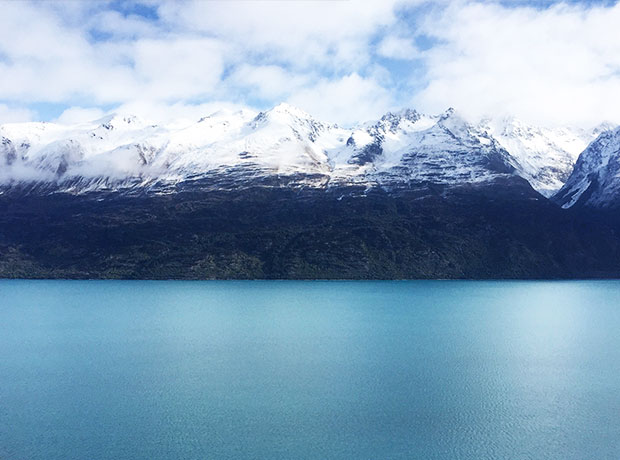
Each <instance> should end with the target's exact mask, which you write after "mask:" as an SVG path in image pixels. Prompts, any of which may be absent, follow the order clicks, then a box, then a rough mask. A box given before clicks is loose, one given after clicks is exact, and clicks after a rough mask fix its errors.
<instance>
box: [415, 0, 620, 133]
mask: <svg viewBox="0 0 620 460" xmlns="http://www.w3.org/2000/svg"><path fill="white" fill-rule="evenodd" d="M618 24H620V4H619V5H616V6H615V7H613V8H602V7H590V8H586V7H583V6H568V5H564V4H560V5H556V6H553V7H550V8H547V9H543V10H538V9H534V8H529V7H516V8H507V7H502V6H500V5H499V4H495V3H478V2H477V3H472V2H459V3H455V4H453V5H451V6H450V7H449V8H447V9H446V10H445V11H442V12H441V13H440V15H439V16H435V17H431V18H429V19H428V20H427V22H426V23H425V25H424V28H423V32H425V33H426V34H428V35H431V36H433V37H435V38H436V39H439V40H440V43H439V44H438V45H436V46H435V47H433V48H431V49H430V50H428V51H427V52H426V54H425V59H426V64H427V66H428V80H429V84H428V86H427V87H426V88H425V89H424V90H423V91H422V92H421V93H420V94H418V95H417V96H415V98H414V101H415V104H416V105H418V106H420V107H422V108H423V109H425V110H431V111H438V110H442V109H443V108H445V107H447V106H456V107H458V108H459V109H460V110H461V111H462V112H464V113H465V114H468V115H469V116H472V117H478V116H483V115H486V114H491V115H493V114H495V115H497V114H502V113H504V114H514V115H516V116H517V117H521V118H525V119H528V120H530V121H533V122H538V123H546V124H582V125H587V124H594V123H598V122H600V121H602V120H605V119H610V120H614V121H616V122H620V35H618Z"/></svg>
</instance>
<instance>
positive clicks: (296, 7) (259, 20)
mask: <svg viewBox="0 0 620 460" xmlns="http://www.w3.org/2000/svg"><path fill="white" fill-rule="evenodd" d="M402 3H404V2H403V1H399V0H382V1H380V2H378V1H372V0H350V1H297V2H290V1H279V0H275V1H273V0H272V1H238V0H231V1H210V2H205V1H200V0H196V1H189V2H163V3H162V4H161V5H160V7H159V15H160V16H161V17H162V18H163V20H164V21H166V22H167V23H169V24H171V25H173V26H174V27H175V28H183V29H190V30H192V31H194V32H200V33H203V32H208V33H209V34H213V35H214V36H216V37H223V38H225V39H226V40H227V41H231V42H234V43H236V44H238V45H239V46H240V47H241V48H243V49H249V50H251V51H252V52H260V53H270V54H271V55H273V56H274V58H275V60H278V61H281V62H286V63H287V64H289V65H292V66H294V67H299V68H308V67H315V66H317V65H321V66H329V67H339V68H346V67H347V66H351V65H354V66H359V65H361V64H364V63H367V62H368V59H369V56H368V42H369V40H370V39H371V37H372V35H373V34H374V33H376V32H377V29H378V28H380V27H386V26H389V25H391V24H393V23H394V22H395V21H396V20H397V17H396V15H395V8H396V7H397V6H398V5H399V4H402Z"/></svg>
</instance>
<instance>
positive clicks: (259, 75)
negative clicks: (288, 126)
mask: <svg viewBox="0 0 620 460" xmlns="http://www.w3.org/2000/svg"><path fill="white" fill-rule="evenodd" d="M311 81H312V79H311V78H310V77H309V76H308V75H303V74H295V73H292V72H290V71H288V70H286V69H284V68H283V67H281V66H276V65H263V66H252V65H248V64H243V65H241V66H239V67H238V68H237V69H236V70H235V71H234V73H233V74H232V75H231V76H230V77H229V78H228V82H229V83H230V84H232V85H235V86H240V87H245V88H248V89H249V95H250V97H252V98H259V99H270V100H278V99H280V100H282V99H283V98H286V97H287V96H288V95H289V94H290V93H291V92H292V91H294V90H296V89H298V88H300V87H302V86H305V85H307V84H308V83H309V82H311Z"/></svg>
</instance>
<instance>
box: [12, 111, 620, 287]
mask: <svg viewBox="0 0 620 460" xmlns="http://www.w3.org/2000/svg"><path fill="white" fill-rule="evenodd" d="M595 135H596V132H592V133H591V132H587V131H579V130H571V129H555V130H550V129H543V128H535V127H531V126H527V125H525V124H523V123H521V122H518V121H516V120H502V121H488V120H487V121H485V122H483V123H470V122H468V121H466V120H465V119H463V118H462V117H461V116H459V114H458V113H457V112H456V111H454V110H452V109H449V110H447V111H445V112H444V113H441V114H439V115H425V114H421V113H419V112H417V111H414V110H402V111H399V112H394V113H387V114H385V115H384V116H383V117H381V118H380V119H379V120H375V121H371V122H367V123H363V124H360V125H358V126H354V127H348V128H345V127H340V126H337V125H334V124H330V123H324V122H321V121H319V120H316V119H315V118H313V117H312V116H311V115H309V114H307V113H305V112H303V111H301V110H299V109H297V108H295V107H291V106H290V105H287V104H281V105H279V106H276V107H274V108H273V109H271V110H267V111H263V112H253V111H249V110H242V111H220V112H216V113H213V114H211V115H209V116H206V117H203V118H201V119H200V120H196V121H193V122H175V123H170V124H166V125H158V124H154V123H151V122H148V121H146V120H143V119H140V118H139V117H135V116H131V115H122V114H116V115H110V116H107V117H105V118H102V119H100V120H96V121H94V122H90V123H82V124H76V125H71V126H65V125H58V124H55V123H21V124H5V125H2V126H0V277H21V278H149V279H150V278H157V279H161V278H174V279H209V278H278V279H279V278H295V279H300V278H301V279H305V278H311V279H315V278H350V279H365V278H382V279H383V278H387V279H395V278H398V279H400V278H575V277H579V278H583V277H597V278H598V277H618V276H620V222H616V221H615V220H614V219H610V218H609V214H603V213H600V212H598V211H597V210H596V209H595V208H588V211H587V212H585V211H582V208H583V207H579V206H574V207H573V208H571V209H562V207H560V206H558V205H557V204H556V203H555V202H554V201H552V200H549V199H547V198H545V196H544V195H549V194H550V193H552V191H553V190H555V189H556V188H558V187H560V186H561V185H562V184H563V181H564V178H565V177H566V175H568V174H569V173H568V171H569V169H570V165H572V162H573V161H574V157H575V155H577V152H578V150H579V149H581V147H582V146H584V145H585V144H586V143H587V142H588V139H589V138H590V137H591V136H595ZM617 136H618V131H617V130H616V131H613V132H603V133H601V134H600V135H599V136H598V137H597V139H596V140H595V141H594V142H593V143H592V144H591V145H590V146H589V147H588V148H587V149H586V150H585V151H584V153H583V154H582V155H581V156H580V157H579V160H578V161H577V166H576V167H575V171H574V172H573V173H572V175H570V178H569V179H568V182H567V183H566V185H565V186H564V188H562V189H561V190H560V192H559V193H558V194H557V195H555V196H554V198H553V200H558V201H559V202H560V203H564V204H565V205H566V203H568V202H562V198H561V197H562V196H563V195H562V194H563V193H567V195H566V196H569V195H570V200H572V199H573V198H574V197H575V196H577V194H578V193H579V196H580V197H582V198H581V199H582V200H585V198H586V197H588V199H595V197H596V196H598V195H596V193H595V191H596V190H598V188H596V187H598V185H596V184H600V185H601V192H600V193H601V196H603V195H605V196H608V194H609V193H611V194H612V195H613V194H614V193H615V192H613V190H615V189H614V188H613V187H615V185H614V184H615V180H616V179H615V177H616V172H615V171H616V169H615V168H616V166H614V164H615V163H614V162H615V161H616V159H617V155H616V151H614V147H613V146H614V145H618V144H617V139H616V138H617ZM597 152H598V153H597ZM595 172H596V174H597V175H596V180H594V179H593V178H594V176H593V174H594V173H595ZM580 174H581V175H580ZM580 178H581V179H580ZM588 181H589V182H588ZM584 184H587V186H586V187H585V189H584V190H585V191H581V190H582V188H583V186H584ZM592 184H595V185H596V187H594V186H592ZM575 187H577V189H575ZM579 187H581V188H579ZM573 189H575V190H576V191H575V192H574V193H572V194H571V192H566V191H567V190H571V191H572V190H573ZM580 191H581V192H580ZM590 191H591V192H590ZM539 192H540V193H539ZM541 193H542V194H541ZM609 196H611V195H609ZM578 198H579V197H578ZM597 203H598V202H597ZM583 209H585V208H583ZM591 209H594V210H591Z"/></svg>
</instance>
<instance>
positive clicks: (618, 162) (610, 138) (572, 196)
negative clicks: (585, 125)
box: [553, 128, 620, 208]
mask: <svg viewBox="0 0 620 460" xmlns="http://www.w3.org/2000/svg"><path fill="white" fill-rule="evenodd" d="M553 200H554V201H555V202H556V203H558V204H559V205H560V206H562V207H563V208H570V207H575V208H578V207H590V208H616V207H618V206H619V205H620V128H616V129H615V130H610V131H605V132H603V133H602V134H601V135H600V136H599V137H598V138H597V139H596V140H595V141H594V142H592V143H591V144H590V145H589V146H588V148H587V149H585V150H584V151H583V153H582V154H581V155H580V156H579V160H577V164H576V165H575V168H574V170H573V172H572V174H571V175H570V177H569V178H568V180H567V181H566V184H564V186H563V187H562V189H560V191H559V192H558V193H557V194H556V195H555V196H554V197H553Z"/></svg>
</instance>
